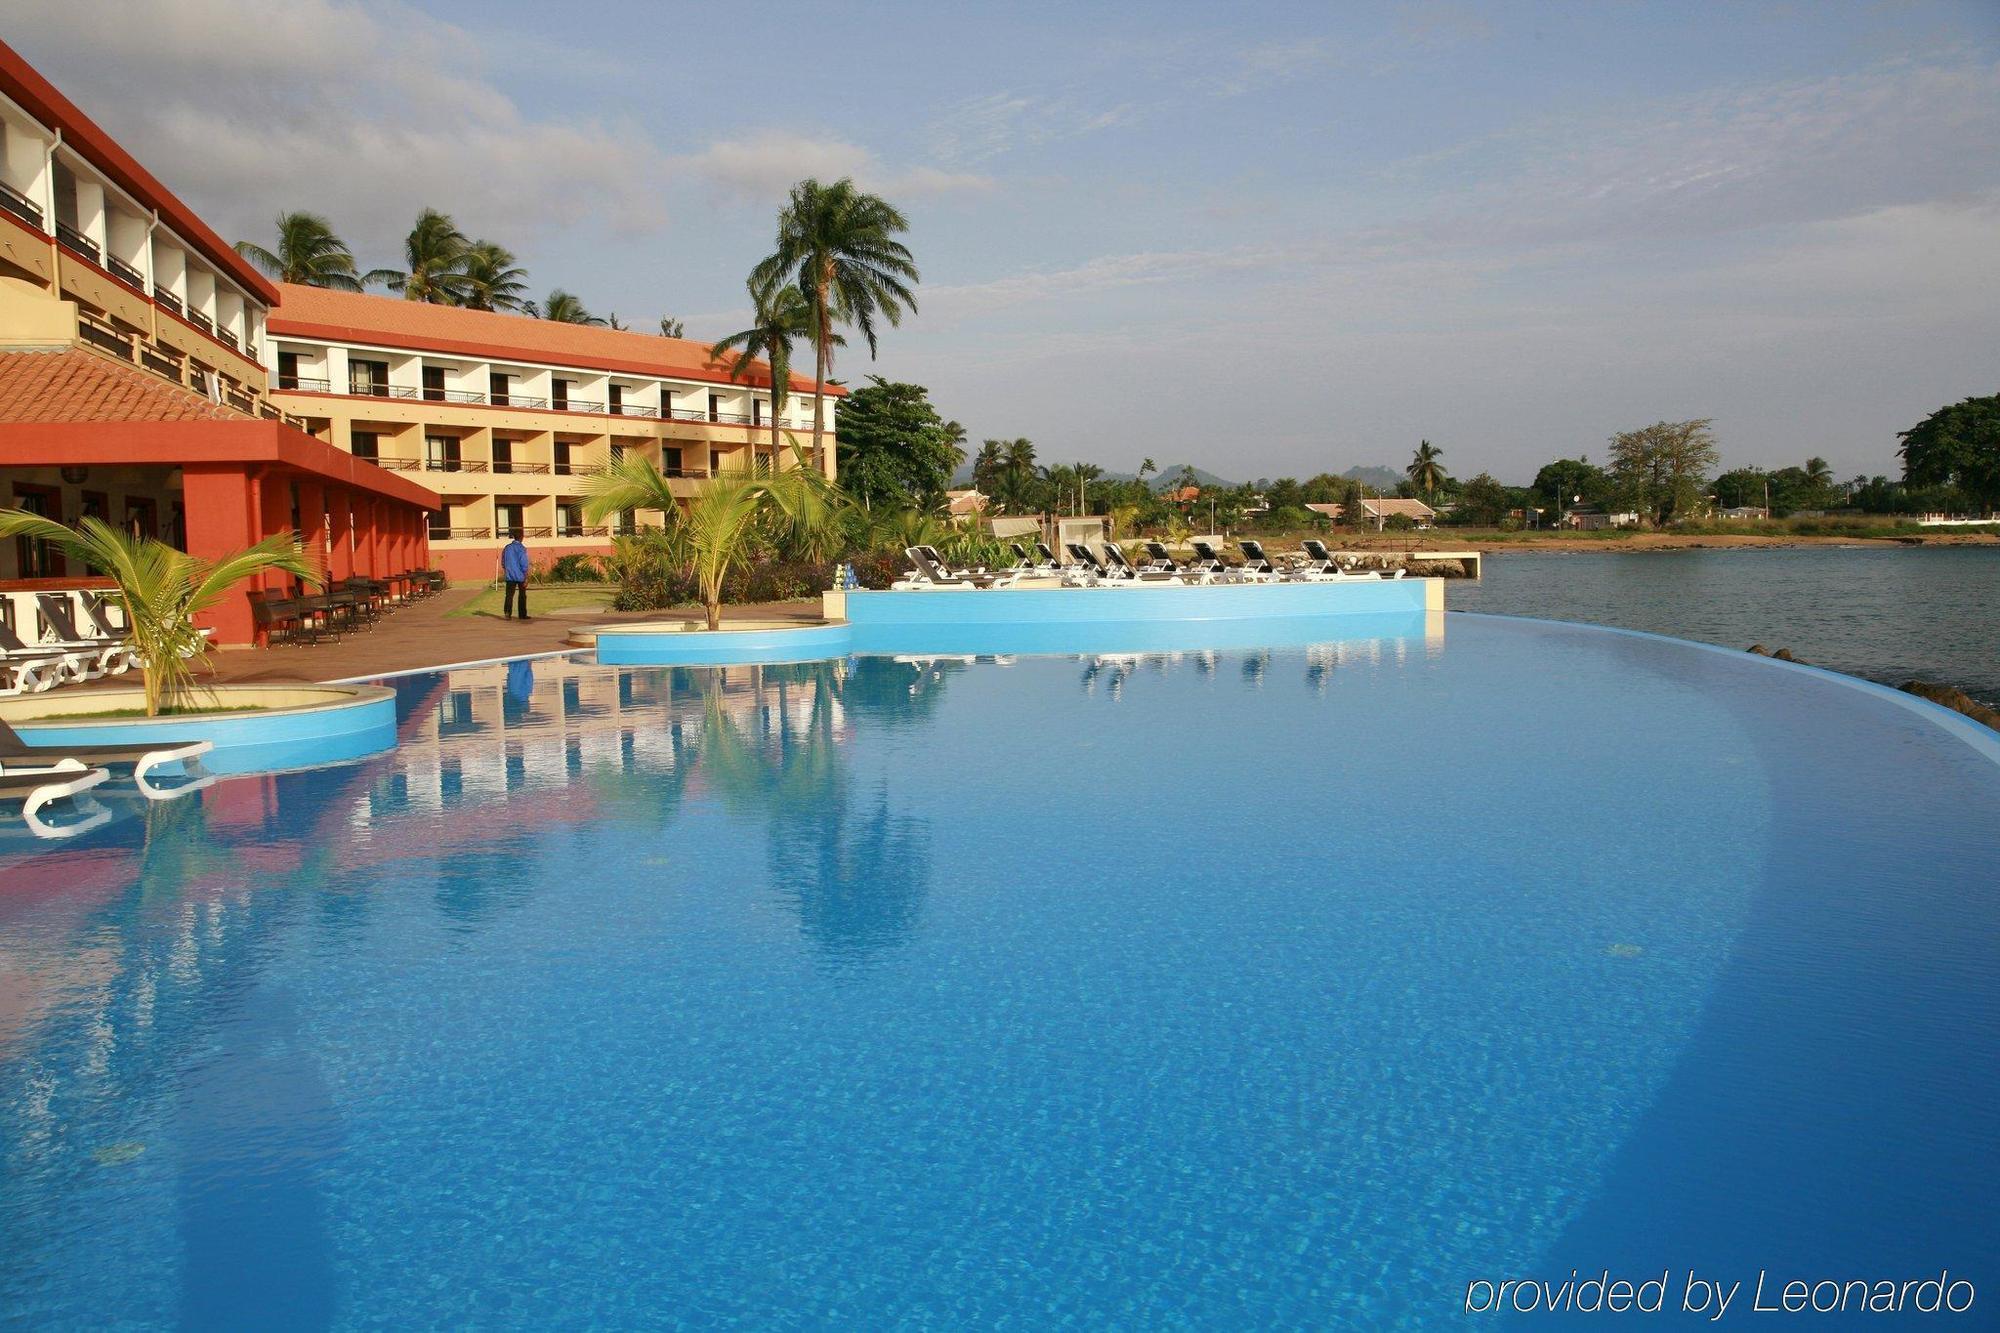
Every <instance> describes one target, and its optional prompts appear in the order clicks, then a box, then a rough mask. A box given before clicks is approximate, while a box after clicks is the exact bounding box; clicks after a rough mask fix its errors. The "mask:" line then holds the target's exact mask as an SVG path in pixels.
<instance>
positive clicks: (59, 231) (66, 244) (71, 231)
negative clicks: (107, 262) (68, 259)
mask: <svg viewBox="0 0 2000 1333" xmlns="http://www.w3.org/2000/svg"><path fill="white" fill-rule="evenodd" d="M56 240H57V241H58V242H60V243H61V244H62V247H63V249H65V250H74V251H75V252H76V253H77V254H80V255H82V256H83V257H84V258H85V259H88V260H89V261H90V262H91V263H93V264H102V263H103V262H104V254H103V252H102V251H101V250H99V249H98V248H97V242H96V241H93V240H91V239H90V238H89V237H88V236H85V235H84V234H83V233H82V232H80V231H78V230H77V229H76V228H75V227H72V226H70V225H69V223H67V222H58V223H56Z"/></svg>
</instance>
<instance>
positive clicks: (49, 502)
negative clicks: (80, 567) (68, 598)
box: [14, 481, 65, 579]
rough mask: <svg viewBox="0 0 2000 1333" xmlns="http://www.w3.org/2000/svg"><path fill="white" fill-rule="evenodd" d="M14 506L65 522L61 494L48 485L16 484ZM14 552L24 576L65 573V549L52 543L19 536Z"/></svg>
mask: <svg viewBox="0 0 2000 1333" xmlns="http://www.w3.org/2000/svg"><path fill="white" fill-rule="evenodd" d="M14 505H15V507H16V508H18V509H25V510H26V511H28V512H29V513H30V514H39V515H41V516H42V517H43V518H51V519H54V520H55V521H56V522H58V523H60V522H62V496H61V493H60V492H58V491H56V490H54V489H53V488H51V487H46V486H26V485H23V484H22V483H20V482H18V481H17V482H15V483H14ZM14 554H15V557H16V558H17V559H18V560H19V561H20V564H21V577H22V578H24V579H48V578H55V577H57V576H59V575H61V574H62V573H64V572H65V566H64V565H63V558H62V552H60V551H58V550H57V549H56V548H55V547H53V546H51V545H50V544H49V543H47V542H45V541H42V540H40V539H39V538H32V537H16V538H15V539H14Z"/></svg>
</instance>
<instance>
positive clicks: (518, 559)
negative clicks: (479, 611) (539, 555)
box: [500, 534, 528, 620]
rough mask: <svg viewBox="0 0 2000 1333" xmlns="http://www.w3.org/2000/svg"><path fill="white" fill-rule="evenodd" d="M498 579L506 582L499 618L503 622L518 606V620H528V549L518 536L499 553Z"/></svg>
mask: <svg viewBox="0 0 2000 1333" xmlns="http://www.w3.org/2000/svg"><path fill="white" fill-rule="evenodd" d="M500 577H501V578H503V579H505V580H507V591H506V593H505V595H504V597H503V599H502V601H501V603H500V618H501V619H502V620H505V619H506V618H507V617H508V616H511V615H514V614H515V610H514V608H515V606H516V605H517V604H518V605H519V606H520V608H521V609H520V613H519V614H520V618H521V619H523V620H526V619H527V618H528V548H527V547H526V546H524V545H522V544H521V538H520V536H519V534H516V535H515V537H514V540H512V541H510V542H508V543H507V545H506V546H505V547H504V548H503V549H502V550H501V552H500Z"/></svg>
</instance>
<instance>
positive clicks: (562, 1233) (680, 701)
mask: <svg viewBox="0 0 2000 1333" xmlns="http://www.w3.org/2000/svg"><path fill="white" fill-rule="evenodd" d="M390 684H392V685H393V686H394V687H395V689H396V690H397V693H398V695H399V700H400V705H399V707H400V717H401V722H400V728H401V744H400V746H399V748H398V749H397V750H396V751H395V752H393V753H392V754H389V755H386V756H383V757H381V758H379V759H375V760H371V761H367V762H364V763H360V764H352V765H347V766H344V767H337V768H329V769H325V770H321V771H316V772H309V773H299V774H289V775H283V776H278V777H272V778H231V779H225V780H223V781H221V782H219V783H217V784H216V785H215V786H214V787H212V788H210V789H208V790H207V791H204V792H202V793H200V794H199V795H198V796H196V797H191V798H188V799H187V800H184V801H180V802H174V803H168V804H165V805H160V806H154V807H150V808H147V809H143V810H139V809H135V808H131V807H127V808H125V809H123V810H122V811H121V814H122V815H123V817H122V818H120V819H118V820H116V821H114V822H112V823H111V824H108V825H106V826H104V827H103V828H101V829H99V830H96V831H94V832H92V833H89V834H86V835H84V836H83V837H82V838H79V839H78V840H76V841H75V842H72V843H68V844H62V845H60V846H57V847H54V848H53V849H48V850H29V849H26V848H23V847H22V846H21V845H20V844H19V843H10V844H8V846H9V849H10V850H8V851H7V852H5V853H4V854H0V855H4V856H5V858H6V859H5V861H4V864H0V1253H4V1254H5V1255H6V1256H7V1262H6V1264H5V1265H4V1267H0V1317H4V1318H6V1319H8V1320H10V1321H15V1322H19V1323H21V1324H24V1325H29V1326H36V1327H78V1328H81V1327H93V1328H94V1327H102V1326H105V1325H107V1324H113V1323H117V1324H132V1325H159V1324H173V1323H181V1324H185V1325H189V1326H199V1327H215V1328H242V1327H264V1328H271V1327H297V1328H320V1327H342V1328H347V1327H363V1326H380V1325H395V1326H399V1327H401V1326H454V1327H456V1326H466V1325H473V1324H477V1325H494V1324H505V1325H526V1326H582V1325H612V1326H629V1325H633V1324H688V1325H712V1324H723V1323H732V1322H745V1323H752V1324H756V1325H760V1326H764V1325H769V1326H778V1327H825V1326H854V1327H884V1326H906V1325H927V1326H946V1327H965V1326H975V1327H984V1326H992V1325H1000V1324H1011V1325H1015V1326H1020V1327H1046V1326H1050V1325H1053V1324H1057V1323H1063V1322H1069V1323H1080V1324H1090V1325H1104V1324H1120V1325H1125V1326H1132V1327H1152V1326H1159V1325H1192V1326H1200V1327H1209V1328H1237V1327H1252V1326H1273V1325H1282V1326H1314V1327H1396V1326H1408V1327H1418V1326H1423V1327H1428V1326H1440V1325H1443V1326H1452V1325H1455V1324H1457V1323H1460V1322H1477V1321H1476V1320H1468V1318H1467V1317H1466V1316H1464V1315H1463V1314H1462V1313H1461V1311H1462V1309H1463V1303H1464V1300H1465V1291H1466V1285H1467V1283H1468V1282H1471V1281H1474V1280H1477V1279H1498V1278H1506V1277H1514V1278H1522V1277H1538V1276H1547V1275H1554V1276H1556V1277H1558V1278H1560V1277H1562V1276H1565V1275H1567V1273H1568V1271H1569V1270H1570V1269H1571V1268H1573V1267H1575V1268H1580V1269H1582V1270H1584V1271H1585V1273H1586V1275H1588V1274H1592V1273H1595V1272H1596V1271H1597V1270H1600V1269H1606V1268H1608V1269H1610V1270H1611V1271H1612V1272H1613V1274H1614V1276H1616V1275H1619V1274H1621V1273H1624V1274H1631V1275H1633V1276H1635V1277H1651V1276H1657V1275H1658V1274H1659V1273H1660V1272H1661V1271H1662V1270H1663V1269H1669V1270H1672V1271H1673V1272H1674V1274H1675V1279H1676V1282H1678V1281H1679V1279H1680V1275H1681V1274H1682V1273H1683V1272H1685V1271H1688V1270H1695V1271H1698V1272H1702V1273H1704V1274H1710V1273H1712V1274H1715V1275H1719V1276H1726V1277H1728V1278H1730V1279H1731V1280H1736V1279H1745V1280H1749V1279H1754V1277H1755V1275H1756V1273H1757V1272H1758V1271H1759V1270H1769V1271H1770V1272H1771V1273H1773V1274H1775V1275H1782V1276H1784V1277H1787V1278H1789V1277H1793V1276H1796V1277H1801V1278H1807V1279H1812V1278H1817V1277H1821V1276H1832V1277H1847V1276H1853V1277H1864V1278H1876V1277H1883V1278H1896V1279H1901V1278H1905V1277H1912V1278H1919V1277H1924V1276H1929V1275H1934V1274H1935V1273H1936V1272H1937V1271H1938V1270H1941V1269H1949V1270H1951V1271H1952V1272H1953V1273H1954V1274H1955V1275H1964V1276H1967V1277H1969V1278H1971V1279H1972V1280H1973V1281H1974V1282H1975V1283H1980V1282H1982V1281H1983V1282H1984V1284H1985V1285H1982V1286H1981V1287H1980V1288H1979V1300H1980V1304H1979V1306H1977V1307H1976V1308H1975V1313H1974V1315H1973V1316H1972V1321H1973V1323H1975V1324H1976V1323H1977V1321H1978V1318H1979V1312H1980V1311H1985V1310H1987V1309H1988V1308H1989V1307H1990V1305H1991V1304H1994V1303H2000V1270H1996V1268H1995V1256H2000V1213H1996V1210H1995V1209H1994V1208H1993V1206H1992V1201H1993V1199H1994V1198H1995V1197H2000V967H1996V965H1995V963H1994V959H1995V958H1996V957H2000V903H1996V901H1995V896H1994V883H1995V879H1996V877H1995V875H1994V868H1995V866H1996V865H2000V763H1996V760H1995V758H1994V753H1995V751H1994V749H1993V748H1992V747H1990V746H1989V747H1986V748H1982V747H1981V744H1980V743H1979V742H1978V741H1977V739H1976V737H1975V736H1974V733H1973V731H1972V729H1971V728H1970V726H1969V724H1963V725H1962V724H1960V723H1957V722H1953V723H1947V722H1945V721H1941V720H1940V719H1941V718H1943V716H1944V715H1943V714H1941V713H1937V712H1935V711H1934V710H1930V709H1929V708H1928V706H1924V705H1919V704H1915V703H1908V704H1905V703H1901V702H1898V701H1895V700H1891V699H1887V698H1885V697H1883V696H1881V695H1878V694H1875V693H1871V692H1869V687H1864V686H1856V685H1853V684H1850V683H1845V682H1842V681H1840V680H1838V679H1836V678H1833V677H1830V676H1825V675H1821V674H1819V673H1813V672H1806V671H1800V670H1793V669H1787V668H1783V667H1779V666H1774V665H1772V664H1770V663H1768V662H1764V661H1761V660H1746V659H1743V658H1742V657H1741V656H1740V655H1738V654H1725V653H1721V652H1716V651H1711V650H1707V649H1701V648H1697V647H1692V646H1688V645H1683V644H1676V643H1671V642H1667V641H1662V640H1654V639H1648V638H1645V637H1640V636H1633V635H1626V634H1618V633H1613V632H1608V631H1601V630H1591V629H1583V628H1579V627H1572V626H1560V625H1554V624H1546V623H1537V622H1531V621H1510V620H1505V619H1497V618H1489V617H1481V616H1467V615H1452V616H1449V617H1434V618H1432V619H1431V620H1430V621H1429V622H1427V623H1425V624H1424V627H1423V628H1421V629H1416V630H1413V631H1411V632H1408V633H1398V634H1379V635H1374V636H1373V637H1360V636H1350V637H1345V638H1342V637H1338V635H1337V633H1336V632H1335V631H1333V630H1331V629H1330V630H1329V631H1328V638H1326V639H1325V640H1322V641H1318V642H1311V643H1304V644H1299V645H1295V646H1289V647H1283V648H1272V649H1268V650H1260V649H1241V648H1235V649H1228V650H1221V651H1198V650H1189V651H1180V652H1172V653H1151V654H1147V653H1132V654H1118V655H1096V656H1092V655H1069V656H1018V657H998V658H994V657H980V658H975V659H935V658H921V657H912V658H904V659H897V658H892V657H857V658H850V659H839V660H835V661H830V662H820V663H807V664H796V665H772V666H761V667H742V668H679V669H658V668H654V669H648V668H618V669H613V668H607V667H598V666H595V665H591V664H588V663H585V662H573V661H540V662H534V663H515V664H511V665H500V666H493V667H483V668H474V669H466V670H460V671H455V672H451V673H449V674H448V675H432V676H418V677H408V678H403V679H399V680H396V681H392V682H390ZM1989 1288H1990V1291H1989ZM1676 1294H1677V1291H1676ZM1744 1299H1745V1300H1747V1299H1748V1298H1747V1296H1746V1297H1745V1298H1744Z"/></svg>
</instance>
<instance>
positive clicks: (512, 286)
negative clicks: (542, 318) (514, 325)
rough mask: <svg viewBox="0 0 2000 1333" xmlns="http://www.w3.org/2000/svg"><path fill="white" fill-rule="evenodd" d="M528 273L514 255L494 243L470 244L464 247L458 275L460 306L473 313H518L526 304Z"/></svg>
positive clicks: (479, 242)
mask: <svg viewBox="0 0 2000 1333" xmlns="http://www.w3.org/2000/svg"><path fill="white" fill-rule="evenodd" d="M527 278H528V270H526V269H524V268H521V267H520V266H519V265H517V264H516V263H515V262H514V254H513V252H512V251H511V250H508V249H507V248H506V247H505V246H502V245H500V244H498V243H497V242H494V241H474V242H473V243H472V244H470V245H468V246H467V247H466V248H465V255H464V259H463V266H462V269H461V272H460V273H459V289H460V294H461V296H462V299H463V300H464V303H465V304H466V305H467V306H469V307H471V308H472V309H474V310H508V311H518V310H520V309H521V308H522V307H523V306H525V305H526V304H527V298H526V295H525V293H526V292H527V290H528V282H527Z"/></svg>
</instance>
